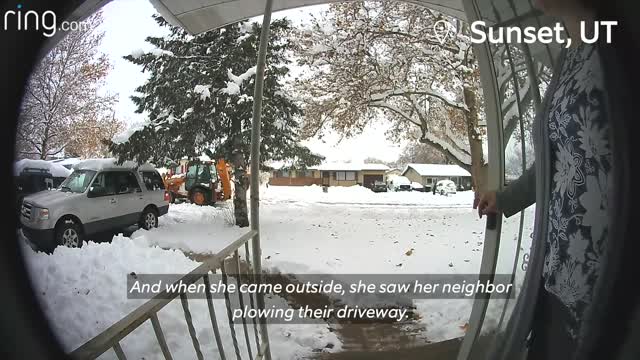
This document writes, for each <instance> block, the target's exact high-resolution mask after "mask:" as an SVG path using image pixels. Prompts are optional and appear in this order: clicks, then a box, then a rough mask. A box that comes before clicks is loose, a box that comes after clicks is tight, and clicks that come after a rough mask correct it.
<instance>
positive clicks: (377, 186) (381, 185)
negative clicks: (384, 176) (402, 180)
mask: <svg viewBox="0 0 640 360" xmlns="http://www.w3.org/2000/svg"><path fill="white" fill-rule="evenodd" d="M371 190H372V191H373V192H387V184H385V182H384V181H374V183H373V185H372V186H371Z"/></svg>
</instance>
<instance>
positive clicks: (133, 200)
mask: <svg viewBox="0 0 640 360" xmlns="http://www.w3.org/2000/svg"><path fill="white" fill-rule="evenodd" d="M73 169H74V170H73V172H72V173H71V175H69V177H67V178H66V179H65V180H64V181H63V182H62V184H60V187H59V188H58V189H56V190H45V191H41V192H38V193H35V194H33V195H30V196H27V197H25V198H24V200H23V202H22V208H21V216H20V220H21V223H22V232H23V234H24V235H25V237H27V239H29V241H31V243H33V244H34V245H36V246H37V247H38V248H39V249H40V250H44V251H52V250H53V249H54V248H55V247H56V246H58V245H64V246H69V247H80V246H82V242H83V241H84V240H86V236H87V235H90V234H96V233H100V232H106V231H111V230H118V229H122V228H125V227H128V226H131V225H134V224H138V225H139V226H140V227H141V228H143V229H147V230H148V229H151V228H154V227H157V226H158V217H159V216H162V215H164V214H166V213H167V211H168V210H169V200H170V197H169V193H168V192H166V191H165V189H164V183H163V181H162V177H161V176H160V174H159V173H158V172H157V171H156V169H155V168H154V167H153V166H152V165H147V164H145V165H141V166H137V164H135V163H132V162H125V163H124V164H122V165H116V164H115V161H114V160H113V159H97V160H86V161H83V162H80V163H78V164H76V165H75V166H74V168H73Z"/></svg>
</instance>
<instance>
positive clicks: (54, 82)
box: [17, 12, 115, 159]
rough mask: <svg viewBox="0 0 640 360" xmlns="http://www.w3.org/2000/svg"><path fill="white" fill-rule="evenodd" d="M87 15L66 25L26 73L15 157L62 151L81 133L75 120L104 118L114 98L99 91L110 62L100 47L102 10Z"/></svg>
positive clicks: (35, 156)
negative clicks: (73, 27)
mask: <svg viewBox="0 0 640 360" xmlns="http://www.w3.org/2000/svg"><path fill="white" fill-rule="evenodd" d="M85 21H86V23H87V24H88V25H87V26H86V27H81V28H82V29H81V30H77V31H70V32H69V33H68V34H67V35H66V36H65V37H64V39H62V41H60V43H58V45H57V46H56V47H54V48H53V49H52V50H51V51H50V52H49V53H48V54H47V55H46V56H45V57H44V58H43V59H42V61H41V62H40V64H39V65H38V66H37V67H36V68H35V70H34V72H33V74H32V75H31V78H30V79H29V83H28V85H27V88H26V90H25V95H24V98H23V101H22V109H21V113H20V117H19V122H18V131H17V147H18V148H17V153H18V156H19V157H32V158H39V159H47V158H48V157H51V156H55V155H59V154H63V153H64V151H65V148H66V147H67V145H68V144H69V143H71V142H73V141H77V140H78V139H80V138H82V137H83V136H84V135H83V134H81V133H80V131H81V130H82V128H81V127H78V125H79V124H82V123H83V122H84V123H86V122H87V121H102V120H103V119H105V117H104V114H105V112H107V111H109V110H110V109H111V107H112V106H113V104H114V102H115V96H113V95H107V96H104V95H101V94H99V91H98V90H99V88H100V87H101V86H102V85H103V83H104V79H105V77H106V75H107V73H108V71H109V68H110V65H109V61H108V59H107V57H106V55H104V54H100V53H99V52H98V46H99V45H100V42H101V41H102V38H103V36H104V33H103V32H99V31H98V30H97V29H98V27H99V26H100V24H101V23H102V14H101V13H100V12H98V13H96V14H94V15H93V16H91V17H90V18H88V19H87V20H85ZM109 121H110V120H109ZM98 126H99V127H101V126H102V124H100V125H98ZM94 130H95V128H94ZM92 131H93V130H92Z"/></svg>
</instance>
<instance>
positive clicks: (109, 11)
mask: <svg viewBox="0 0 640 360" xmlns="http://www.w3.org/2000/svg"><path fill="white" fill-rule="evenodd" d="M323 9H326V6H325V5H321V6H313V7H307V8H300V9H293V10H288V11H282V12H279V13H275V14H274V17H276V18H277V17H284V16H286V17H287V18H289V19H291V20H292V21H293V22H294V23H300V22H308V21H309V16H310V14H312V13H316V14H317V13H319V12H320V11H322V10H323ZM154 13H155V10H154V8H153V6H152V5H151V4H150V3H149V2H148V1H146V0H115V1H113V2H111V3H109V4H107V5H106V6H105V7H104V8H103V15H104V24H103V25H102V30H103V31H104V32H105V36H104V40H103V42H102V51H103V52H104V53H106V54H107V55H108V56H109V57H110V60H111V64H112V66H113V69H112V70H111V72H110V73H109V76H108V77H107V85H106V86H105V88H104V91H106V92H109V93H112V94H118V96H119V103H118V105H117V107H116V114H117V115H118V116H119V117H120V118H121V119H123V120H124V121H126V122H127V123H135V122H139V121H142V120H143V118H142V115H140V114H136V113H135V106H134V104H133V103H132V102H131V100H130V98H129V97H130V96H131V95H133V93H134V91H135V88H136V87H137V86H139V85H141V84H142V83H143V82H144V81H145V79H146V75H145V74H143V73H142V72H141V71H140V68H139V67H138V66H137V65H134V64H132V63H130V62H128V61H126V60H124V59H123V58H122V57H123V56H125V55H129V54H131V52H132V51H134V50H136V49H143V50H148V49H151V46H150V45H149V44H147V43H146V42H145V41H144V40H145V38H146V37H147V36H162V35H163V34H165V30H163V29H161V28H160V27H159V26H158V25H157V24H156V23H155V21H154V20H153V19H152V18H151V16H152V15H153V14H154ZM387 127H388V125H387V124H386V123H385V122H384V121H383V120H381V121H379V123H378V124H374V125H372V126H370V127H369V128H367V129H365V131H364V132H363V134H362V135H360V136H358V137H355V138H351V139H345V140H342V141H341V142H339V143H338V140H339V139H340V135H339V134H328V135H327V136H325V137H324V139H323V140H318V139H312V140H310V141H307V142H305V144H306V145H307V146H309V148H310V149H311V150H312V151H314V152H317V153H319V154H321V155H324V156H325V157H327V160H328V161H349V160H351V161H361V160H363V159H365V158H367V157H375V158H379V159H381V160H384V161H394V160H396V159H397V158H398V155H399V154H400V152H401V150H402V149H401V146H400V145H399V144H396V143H394V142H390V141H388V140H387V139H386V137H385V134H384V133H385V130H386V129H387Z"/></svg>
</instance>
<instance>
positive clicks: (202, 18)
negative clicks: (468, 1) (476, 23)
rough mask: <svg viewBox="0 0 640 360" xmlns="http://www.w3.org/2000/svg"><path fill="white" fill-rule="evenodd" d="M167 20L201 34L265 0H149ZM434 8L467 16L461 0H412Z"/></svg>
mask: <svg viewBox="0 0 640 360" xmlns="http://www.w3.org/2000/svg"><path fill="white" fill-rule="evenodd" d="M150 1H151V3H152V4H153V6H154V7H155V8H156V10H158V12H159V13H160V14H161V15H162V16H163V17H164V18H165V19H167V21H169V22H171V23H172V24H173V25H177V26H180V27H183V28H184V29H186V30H187V31H188V32H190V33H191V34H198V33H201V32H204V31H207V30H211V29H216V28H219V27H222V26H225V25H228V24H232V23H235V22H238V21H240V20H244V19H248V18H251V17H254V16H258V15H262V13H263V12H264V6H265V4H264V1H256V0H150ZM334 2H344V0H274V1H273V12H276V11H280V10H286V9H293V8H297V7H302V6H310V5H319V4H327V3H334ZM408 2H412V3H417V4H424V5H427V6H429V7H430V8H432V9H434V10H438V11H441V12H443V13H446V14H448V15H451V16H455V17H458V18H461V19H465V15H464V10H463V6H462V0H409V1H408Z"/></svg>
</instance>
